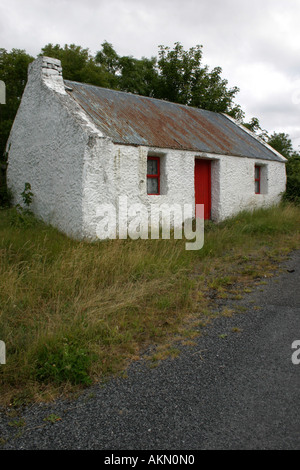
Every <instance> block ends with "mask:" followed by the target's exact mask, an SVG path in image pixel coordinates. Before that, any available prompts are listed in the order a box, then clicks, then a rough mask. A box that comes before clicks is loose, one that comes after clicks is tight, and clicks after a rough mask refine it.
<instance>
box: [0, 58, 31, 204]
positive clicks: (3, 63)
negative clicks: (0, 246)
mask: <svg viewBox="0 0 300 470" xmlns="http://www.w3.org/2000/svg"><path fill="white" fill-rule="evenodd" d="M33 60H34V58H33V57H31V56H30V55H28V54H26V52H25V51H24V50H20V49H12V51H11V52H7V51H6V50H5V49H0V80H3V81H4V83H5V86H6V104H5V105H0V206H2V205H7V204H9V200H10V196H9V192H8V191H7V187H6V165H7V153H6V152H5V147H6V142H7V139H8V136H9V133H10V129H11V126H12V124H13V121H14V119H15V115H16V113H17V110H18V108H19V104H20V102H21V98H22V95H23V91H24V88H25V85H26V82H27V69H28V65H29V64H30V62H32V61H33Z"/></svg>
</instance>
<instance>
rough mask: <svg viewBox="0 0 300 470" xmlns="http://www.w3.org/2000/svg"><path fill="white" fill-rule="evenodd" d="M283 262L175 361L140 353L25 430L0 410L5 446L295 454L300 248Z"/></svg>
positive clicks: (299, 411) (299, 408)
mask: <svg viewBox="0 0 300 470" xmlns="http://www.w3.org/2000/svg"><path fill="white" fill-rule="evenodd" d="M281 268H282V270H281V272H278V274H277V275H276V276H275V277H273V278H271V279H269V280H268V281H267V284H266V285H264V286H259V287H257V288H256V289H255V290H254V291H252V293H249V294H246V296H245V298H244V299H243V300H241V301H239V305H241V306H243V307H244V310H245V312H244V313H240V314H237V315H234V316H233V317H231V318H225V317H222V318H219V319H216V320H215V321H214V322H213V323H212V325H211V326H209V327H208V328H207V329H206V331H205V334H203V335H202V336H201V337H199V338H198V339H197V340H196V345H194V346H191V347H184V348H183V349H182V351H181V354H180V355H179V356H178V357H177V358H176V359H168V360H165V361H163V362H162V363H161V364H160V365H159V366H158V367H156V368H152V369H151V368H149V366H147V364H146V362H145V361H143V360H142V359H141V360H140V361H138V362H135V363H133V364H132V365H131V366H130V367H129V369H128V377H127V378H117V379H113V380H111V381H109V382H108V383H107V384H106V385H104V386H93V387H91V388H89V389H88V390H86V391H85V393H84V394H83V395H82V396H80V397H79V398H77V399H76V400H74V401H72V400H59V401H57V402H55V403H51V404H48V405H45V404H42V405H33V406H30V407H28V408H25V409H23V410H21V411H20V412H19V416H18V418H17V419H18V421H19V422H20V423H21V425H20V426H12V425H11V421H12V418H11V417H9V416H7V414H6V413H5V412H2V413H1V414H0V443H2V446H1V449H3V450H6V449H26V450H36V449H41V450H42V449H52V450H54V449H55V450H59V449H65V450H67V449H70V450H72V449H81V450H88V449H93V450H115V451H117V450H169V451H171V450H177V451H180V450H202V449H211V450H214V449H225V450H227V449H228V450H229V449H235V450H237V449H252V450H258V449H277V450H281V449H282V450H288V449H290V450H292V449H294V450H296V449H297V450H299V449H300V364H299V365H297V364H293V362H292V354H293V353H294V352H295V350H293V349H292V343H293V342H294V341H295V340H300V251H297V252H294V253H292V254H291V256H290V259H289V260H288V261H287V262H285V263H284V264H282V266H281ZM298 358H300V353H299V355H298ZM51 415H55V416H57V417H59V418H61V419H60V420H59V421H56V422H55V423H51V422H50V421H44V419H45V418H49V416H51ZM21 420H23V421H21ZM9 423H10V425H9Z"/></svg>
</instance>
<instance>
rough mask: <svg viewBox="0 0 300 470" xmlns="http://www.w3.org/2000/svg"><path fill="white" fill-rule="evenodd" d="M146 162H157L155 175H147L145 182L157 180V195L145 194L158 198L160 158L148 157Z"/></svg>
mask: <svg viewBox="0 0 300 470" xmlns="http://www.w3.org/2000/svg"><path fill="white" fill-rule="evenodd" d="M148 160H155V161H157V173H156V174H153V175H150V174H148V173H147V181H148V178H152V179H157V193H147V194H149V195H150V196H159V195H160V157H148V158H147V162H148Z"/></svg>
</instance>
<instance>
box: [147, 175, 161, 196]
mask: <svg viewBox="0 0 300 470" xmlns="http://www.w3.org/2000/svg"><path fill="white" fill-rule="evenodd" d="M147 193H148V194H158V179H157V178H147Z"/></svg>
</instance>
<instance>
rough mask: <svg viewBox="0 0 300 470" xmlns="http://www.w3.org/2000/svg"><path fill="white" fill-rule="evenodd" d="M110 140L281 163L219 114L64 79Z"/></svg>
mask: <svg viewBox="0 0 300 470" xmlns="http://www.w3.org/2000/svg"><path fill="white" fill-rule="evenodd" d="M65 84H66V86H67V87H69V88H71V89H72V91H68V93H69V94H70V96H72V97H73V98H74V99H75V100H76V101H77V102H78V103H79V104H80V106H81V107H82V108H83V109H84V110H85V112H86V113H87V114H88V115H89V116H90V117H91V119H92V120H93V122H94V123H95V125H96V126H97V127H98V128H99V129H100V130H101V131H102V132H103V134H104V135H107V136H108V137H110V138H111V139H112V140H113V142H115V143H118V144H125V145H144V146H148V147H158V148H170V149H181V150H193V151H200V152H207V153H214V154H221V155H236V156H244V157H250V158H261V159H264V160H277V161H282V159H280V157H279V156H278V155H277V154H276V153H274V152H272V151H271V150H270V149H269V148H267V147H266V146H264V145H263V144H261V143H260V142H259V141H258V140H257V139H255V138H254V137H252V136H251V135H249V134H248V133H247V132H246V131H243V130H242V129H241V128H240V127H239V126H237V125H236V124H235V123H234V122H232V121H231V120H230V119H228V118H227V117H226V116H224V115H223V114H219V113H214V112H211V111H205V110H202V109H198V108H192V107H189V106H184V105H179V104H175V103H170V102H168V101H163V100H158V99H154V98H148V97H145V96H140V95H135V94H131V93H125V92H121V91H115V90H110V89H107V88H101V87H97V86H94V85H88V84H85V83H78V82H73V81H70V80H65Z"/></svg>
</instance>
